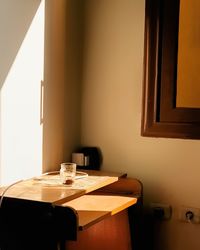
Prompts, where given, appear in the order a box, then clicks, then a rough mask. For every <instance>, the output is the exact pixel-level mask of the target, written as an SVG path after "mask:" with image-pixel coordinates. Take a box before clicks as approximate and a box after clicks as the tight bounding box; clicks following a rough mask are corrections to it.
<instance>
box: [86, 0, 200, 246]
mask: <svg viewBox="0 0 200 250" xmlns="http://www.w3.org/2000/svg"><path fill="white" fill-rule="evenodd" d="M85 2H86V12H85V14H86V15H85V21H86V23H85V24H86V25H85V44H84V63H83V69H84V70H83V91H82V94H83V97H82V98H83V99H82V127H81V140H82V144H83V145H96V146H99V147H100V148H101V150H102V152H103V158H104V159H103V169H106V170H113V171H124V172H127V173H128V175H129V176H132V177H137V178H139V179H140V180H141V181H142V182H143V185H144V198H145V203H146V204H147V205H148V204H149V202H152V201H153V202H164V203H168V204H170V205H172V207H173V218H172V220H170V221H165V222H163V223H161V227H160V228H159V230H158V229H157V232H156V234H157V235H156V237H157V238H156V246H155V249H159V250H188V249H193V250H198V249H200V240H199V237H198V236H199V235H200V225H192V224H184V223H181V222H179V221H178V210H179V207H180V206H181V205H186V206H192V207H200V195H199V190H200V181H199V176H200V167H199V166H200V165H199V161H200V158H199V150H200V142H199V141H198V140H197V141H192V140H179V139H162V138H145V137H141V136H140V126H141V107H142V77H143V76H142V74H143V40H144V14H145V13H144V10H145V6H144V2H145V1H144V0H134V1H132V0H109V1H108V0H99V1H94V0H87V1H85Z"/></svg>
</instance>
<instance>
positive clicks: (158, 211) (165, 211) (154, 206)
mask: <svg viewBox="0 0 200 250" xmlns="http://www.w3.org/2000/svg"><path fill="white" fill-rule="evenodd" d="M150 208H151V212H152V214H153V217H154V218H155V219H159V220H169V219H170V218H171V216H172V207H171V206H170V205H169V204H165V203H156V202H154V203H151V204H150Z"/></svg>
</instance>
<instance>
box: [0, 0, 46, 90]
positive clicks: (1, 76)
mask: <svg viewBox="0 0 200 250" xmlns="http://www.w3.org/2000/svg"><path fill="white" fill-rule="evenodd" d="M40 3H41V0H34V1H33V0H31V1H26V0H18V1H3V0H1V1H0V55H1V57H0V88H1V87H2V86H3V84H4V81H5V79H6V77H7V75H8V73H9V70H10V68H11V67H12V64H13V62H14V60H15V57H16V55H17V53H18V51H19V48H20V46H21V44H22V42H23V40H24V38H25V36H26V33H27V31H28V29H29V27H30V24H31V22H32V20H33V18H34V16H35V14H36V12H37V9H38V7H39V5H40Z"/></svg>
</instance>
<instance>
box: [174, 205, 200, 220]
mask: <svg viewBox="0 0 200 250" xmlns="http://www.w3.org/2000/svg"><path fill="white" fill-rule="evenodd" d="M179 220H180V221H182V222H187V223H188V222H190V223H200V208H194V207H185V206H182V207H180V211H179Z"/></svg>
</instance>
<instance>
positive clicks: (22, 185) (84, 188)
mask: <svg viewBox="0 0 200 250" xmlns="http://www.w3.org/2000/svg"><path fill="white" fill-rule="evenodd" d="M83 171H84V170H83ZM84 172H85V173H87V174H88V176H84V178H78V179H76V180H75V183H74V185H73V186H72V187H67V186H66V185H64V184H61V183H60V178H59V174H58V173H52V174H46V175H42V176H39V177H34V178H31V179H28V180H24V181H21V182H19V183H16V184H15V185H13V186H11V187H10V188H9V189H8V190H7V191H6V193H5V196H6V197H13V198H19V199H26V200H34V201H42V202H50V203H52V204H56V205H60V204H63V203H65V202H67V201H70V200H73V199H75V198H78V197H80V196H82V195H84V194H87V193H89V192H91V191H94V190H97V189H99V188H101V187H104V186H106V185H109V184H111V183H114V182H116V181H117V180H118V178H119V177H121V176H123V174H118V173H110V174H109V172H103V171H94V170H89V171H84ZM4 190H5V187H2V188H0V193H1V194H2V193H3V191H4Z"/></svg>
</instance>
